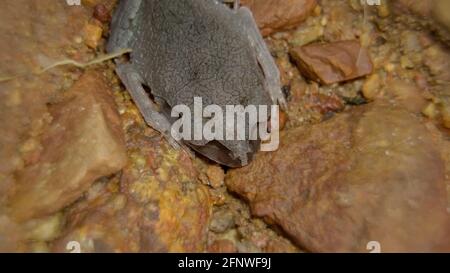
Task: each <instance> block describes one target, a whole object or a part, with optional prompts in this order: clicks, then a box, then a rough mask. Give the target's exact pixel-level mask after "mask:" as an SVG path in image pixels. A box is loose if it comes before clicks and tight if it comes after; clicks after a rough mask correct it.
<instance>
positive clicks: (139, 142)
mask: <svg viewBox="0 0 450 273" xmlns="http://www.w3.org/2000/svg"><path fill="white" fill-rule="evenodd" d="M130 103H131V102H130V101H129V102H128V105H127V106H128V107H127V110H126V113H125V114H124V115H123V119H124V123H125V124H126V130H127V138H128V139H127V146H128V158H129V160H128V162H129V163H128V165H127V166H126V167H125V168H124V169H123V174H122V175H121V177H120V181H118V182H116V183H117V185H116V186H114V182H109V184H108V185H109V186H108V188H109V190H103V192H100V193H97V194H96V195H95V196H98V197H95V198H94V197H93V198H88V199H87V200H84V201H82V202H81V203H80V204H77V205H75V206H74V207H73V208H72V209H71V211H70V212H69V213H68V220H67V222H68V223H70V225H69V227H68V228H67V229H66V231H65V232H64V234H63V236H61V238H60V239H58V240H57V241H55V242H54V244H53V251H55V252H66V250H65V246H66V244H67V243H68V242H70V241H78V242H80V244H81V249H82V252H202V251H205V249H206V247H207V245H206V239H207V228H208V223H209V218H210V214H211V210H212V202H211V201H210V198H209V194H208V191H207V189H206V186H204V185H202V184H201V183H200V182H199V181H198V180H197V176H198V173H197V171H196V169H195V167H194V163H193V161H192V160H191V158H190V157H189V156H188V155H187V154H186V153H185V152H183V151H176V150H174V149H173V148H171V147H170V146H169V145H168V144H167V143H166V141H164V140H163V139H162V137H161V136H160V135H159V134H158V133H156V132H155V131H153V130H152V129H150V128H149V127H147V126H146V124H145V122H144V121H143V120H142V119H141V118H140V117H138V116H136V115H139V113H138V111H137V109H136V108H135V106H131V105H130ZM111 183H112V185H110V184H111ZM108 192H109V193H108Z"/></svg>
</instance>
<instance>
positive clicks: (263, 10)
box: [241, 0, 317, 36]
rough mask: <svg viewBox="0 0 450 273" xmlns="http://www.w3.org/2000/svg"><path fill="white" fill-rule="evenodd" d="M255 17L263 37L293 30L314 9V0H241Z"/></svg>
mask: <svg viewBox="0 0 450 273" xmlns="http://www.w3.org/2000/svg"><path fill="white" fill-rule="evenodd" d="M241 3H242V5H244V6H246V7H248V8H249V9H250V10H251V11H252V12H253V16H254V17H255V20H256V23H257V24H258V26H259V28H260V30H261V33H262V35H263V36H267V35H270V34H272V33H274V32H276V31H280V30H285V29H289V28H293V27H295V26H297V25H298V24H300V23H301V22H303V21H304V20H305V19H306V18H308V16H309V15H310V14H311V12H312V11H313V10H314V8H315V7H316V4H317V1H316V0H241Z"/></svg>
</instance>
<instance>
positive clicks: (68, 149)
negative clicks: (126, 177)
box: [9, 72, 126, 220]
mask: <svg viewBox="0 0 450 273" xmlns="http://www.w3.org/2000/svg"><path fill="white" fill-rule="evenodd" d="M50 113H51V116H52V118H53V121H52V123H51V125H50V128H48V129H47V130H46V131H45V133H44V135H43V136H42V142H41V144H42V146H43V149H42V151H41V153H40V154H39V155H38V159H37V162H36V163H35V164H32V165H30V166H28V167H26V168H25V169H24V170H23V171H21V172H19V173H18V174H17V185H16V189H15V190H14V192H13V193H12V196H11V198H10V199H9V207H10V210H11V213H12V215H13V216H14V217H16V218H17V219H20V220H22V219H26V218H31V217H39V216H43V215H47V214H51V213H54V212H56V211H58V210H60V209H62V208H63V207H65V206H67V205H69V204H70V203H72V202H73V201H75V200H76V199H78V198H79V197H80V196H81V195H82V194H83V192H85V191H86V190H87V189H88V188H89V186H90V185H91V184H92V182H94V181H95V180H96V179H98V178H100V177H102V176H105V175H109V174H112V173H114V172H117V171H119V170H120V169H121V168H122V167H123V166H124V165H125V163H126V151H125V145H124V140H123V132H122V128H121V122H120V118H119V116H118V113H117V111H116V106H115V103H114V101H113V99H112V97H111V94H110V90H109V87H108V85H107V84H106V82H105V80H104V78H103V76H102V75H101V74H100V73H96V72H87V73H85V74H84V75H83V76H82V78H81V79H80V80H79V81H77V82H76V84H75V85H74V86H73V87H72V89H71V90H70V91H68V92H67V97H66V98H65V99H64V101H63V102H61V103H57V104H55V105H53V106H50Z"/></svg>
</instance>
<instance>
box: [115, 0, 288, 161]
mask: <svg viewBox="0 0 450 273" xmlns="http://www.w3.org/2000/svg"><path fill="white" fill-rule="evenodd" d="M125 48H130V49H131V50H132V53H131V56H130V61H129V62H127V63H125V64H124V63H122V64H118V67H117V72H118V75H119V77H120V78H121V79H122V81H123V83H124V84H125V86H126V87H127V89H128V90H129V92H130V94H131V96H132V97H133V99H134V101H135V102H136V104H137V106H138V107H139V109H140V111H141V113H142V114H143V116H144V118H145V120H146V122H147V123H148V124H149V125H150V126H152V127H153V128H155V129H156V130H158V131H160V132H161V133H162V134H164V135H165V136H166V137H167V138H168V140H169V141H171V142H172V143H174V141H173V139H172V138H171V136H170V126H171V123H172V122H173V119H171V118H170V109H171V108H172V107H173V106H175V105H178V104H185V105H188V106H190V107H191V108H192V105H193V98H194V97H202V99H203V105H209V104H217V105H219V106H221V107H222V108H223V109H224V106H225V105H244V106H247V105H271V104H272V103H276V102H277V101H279V102H280V103H282V104H284V98H283V95H282V92H281V89H280V83H279V72H278V70H277V68H276V66H275V63H274V61H273V59H272V57H271V56H270V54H269V52H268V50H267V47H266V45H265V44H264V41H263V40H262V37H261V36H260V34H259V32H258V30H257V28H256V24H255V22H254V20H253V17H252V15H251V12H250V11H249V10H248V9H246V8H239V9H235V10H232V9H230V8H229V7H227V6H225V5H224V4H222V3H219V2H217V1H215V0H122V1H120V3H119V5H118V7H117V11H116V13H115V15H114V18H113V22H112V31H111V36H110V39H109V43H108V51H109V52H114V51H117V50H119V49H125ZM143 86H146V87H148V90H150V92H151V95H152V96H153V100H150V99H149V98H148V95H147V94H146V92H145V90H144V88H143ZM192 113H193V112H192ZM184 144H186V145H188V146H190V147H191V148H193V149H194V150H196V151H198V152H200V153H201V154H203V155H205V156H206V157H208V158H210V159H212V160H214V161H217V162H219V163H221V164H224V165H228V166H230V167H238V166H243V165H246V164H247V163H248V162H249V160H250V159H251V157H252V155H253V153H254V152H256V150H257V149H258V147H259V141H212V142H209V143H208V142H207V141H206V140H202V141H185V142H184Z"/></svg>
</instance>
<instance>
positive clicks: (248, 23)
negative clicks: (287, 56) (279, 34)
mask: <svg viewBox="0 0 450 273" xmlns="http://www.w3.org/2000/svg"><path fill="white" fill-rule="evenodd" d="M237 14H238V16H239V17H240V18H241V20H242V23H243V25H244V28H245V31H246V32H247V35H248V37H249V40H250V44H251V46H252V47H253V48H254V50H255V52H256V57H257V59H258V62H259V64H260V66H261V68H262V70H263V72H264V76H265V78H266V82H267V88H268V90H269V93H270V97H271V98H272V101H273V102H274V103H278V104H279V105H280V106H281V108H282V109H286V108H287V103H286V98H285V97H284V94H283V91H282V90H281V81H280V71H279V70H278V67H277V65H276V63H275V61H274V59H273V57H272V55H271V54H270V51H269V49H268V48H267V45H266V43H265V42H264V39H263V37H262V35H261V33H260V32H259V29H258V26H257V24H256V22H255V19H254V18H253V14H252V12H251V11H250V10H249V9H248V8H246V7H240V8H239V9H238V11H237Z"/></svg>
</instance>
